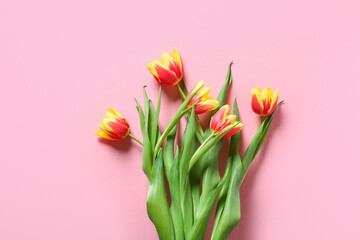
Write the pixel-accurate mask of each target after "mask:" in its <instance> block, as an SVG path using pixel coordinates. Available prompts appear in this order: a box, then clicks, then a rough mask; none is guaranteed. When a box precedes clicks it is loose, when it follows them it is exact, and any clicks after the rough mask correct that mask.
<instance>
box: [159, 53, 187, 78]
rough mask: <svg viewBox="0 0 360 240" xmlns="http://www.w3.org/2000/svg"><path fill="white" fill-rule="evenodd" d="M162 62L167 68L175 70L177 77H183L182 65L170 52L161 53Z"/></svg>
mask: <svg viewBox="0 0 360 240" xmlns="http://www.w3.org/2000/svg"><path fill="white" fill-rule="evenodd" d="M161 62H162V64H163V66H164V67H165V68H166V69H169V70H170V71H172V72H174V73H175V75H176V76H177V78H179V79H181V78H182V71H181V69H180V66H179V64H178V63H177V62H176V60H175V59H174V58H173V56H172V55H171V54H170V53H163V54H162V55H161Z"/></svg>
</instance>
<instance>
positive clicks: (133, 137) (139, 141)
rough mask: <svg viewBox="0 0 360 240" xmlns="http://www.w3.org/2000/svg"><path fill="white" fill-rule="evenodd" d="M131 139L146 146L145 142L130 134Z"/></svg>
mask: <svg viewBox="0 0 360 240" xmlns="http://www.w3.org/2000/svg"><path fill="white" fill-rule="evenodd" d="M129 137H131V138H132V139H134V140H135V141H137V142H138V143H139V144H140V145H141V146H144V144H143V142H142V141H141V140H139V139H138V138H137V137H135V136H134V135H132V134H130V133H129Z"/></svg>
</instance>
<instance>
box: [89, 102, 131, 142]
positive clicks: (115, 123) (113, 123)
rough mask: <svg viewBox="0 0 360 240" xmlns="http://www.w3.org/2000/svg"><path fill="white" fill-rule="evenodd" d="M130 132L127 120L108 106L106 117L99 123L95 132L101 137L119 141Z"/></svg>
mask: <svg viewBox="0 0 360 240" xmlns="http://www.w3.org/2000/svg"><path fill="white" fill-rule="evenodd" d="M129 132H130V125H129V123H128V121H127V120H126V119H125V118H124V117H123V116H122V115H121V114H120V113H118V112H117V111H116V110H114V109H112V108H110V109H109V111H108V112H107V113H106V118H104V119H103V120H102V123H101V124H100V131H97V132H96V133H95V134H96V135H98V136H99V137H101V138H105V139H109V140H114V141H119V140H122V139H124V138H126V137H127V136H128V135H129Z"/></svg>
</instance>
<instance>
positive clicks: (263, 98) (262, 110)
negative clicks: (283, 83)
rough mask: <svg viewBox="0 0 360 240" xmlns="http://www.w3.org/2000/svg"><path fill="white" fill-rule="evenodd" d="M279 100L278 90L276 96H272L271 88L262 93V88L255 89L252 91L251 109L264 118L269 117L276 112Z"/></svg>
mask: <svg viewBox="0 0 360 240" xmlns="http://www.w3.org/2000/svg"><path fill="white" fill-rule="evenodd" d="M278 98H279V91H278V90H275V92H274V94H272V92H271V90H270V88H265V89H264V90H262V91H261V89H260V88H258V87H254V88H253V89H252V90H251V108H252V110H253V111H254V112H255V113H256V114H259V115H260V116H262V117H265V116H268V115H270V114H272V113H273V112H274V110H275V108H276V104H277V102H278Z"/></svg>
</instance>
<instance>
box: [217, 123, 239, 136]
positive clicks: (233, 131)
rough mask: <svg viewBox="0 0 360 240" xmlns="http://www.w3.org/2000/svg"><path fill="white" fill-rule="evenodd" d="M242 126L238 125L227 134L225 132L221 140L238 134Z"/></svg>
mask: <svg viewBox="0 0 360 240" xmlns="http://www.w3.org/2000/svg"><path fill="white" fill-rule="evenodd" d="M243 127H244V124H242V123H239V124H238V125H237V126H236V127H234V128H233V129H231V130H230V131H229V132H227V133H226V134H225V135H224V136H223V137H222V138H228V137H231V136H232V135H234V134H235V133H237V132H239V131H240V130H241V129H243Z"/></svg>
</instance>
